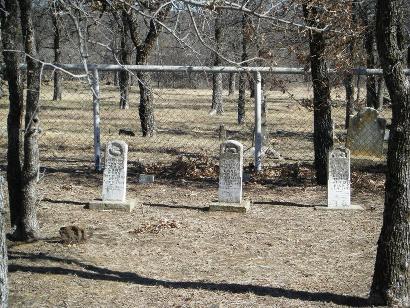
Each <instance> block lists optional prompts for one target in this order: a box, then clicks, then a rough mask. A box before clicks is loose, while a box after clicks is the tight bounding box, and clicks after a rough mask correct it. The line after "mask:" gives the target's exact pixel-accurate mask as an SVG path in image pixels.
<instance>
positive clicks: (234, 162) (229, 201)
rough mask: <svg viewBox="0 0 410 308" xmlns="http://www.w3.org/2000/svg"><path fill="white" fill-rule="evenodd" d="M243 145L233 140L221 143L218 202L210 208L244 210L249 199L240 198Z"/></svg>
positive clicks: (247, 206) (247, 207)
mask: <svg viewBox="0 0 410 308" xmlns="http://www.w3.org/2000/svg"><path fill="white" fill-rule="evenodd" d="M242 178H243V145H242V144H241V143H240V142H238V141H235V140H228V141H226V142H224V143H222V144H221V147H220V157H219V188H218V202H216V203H213V204H212V205H211V206H210V210H222V211H234V212H246V210H247V209H249V205H250V203H249V201H244V200H242Z"/></svg>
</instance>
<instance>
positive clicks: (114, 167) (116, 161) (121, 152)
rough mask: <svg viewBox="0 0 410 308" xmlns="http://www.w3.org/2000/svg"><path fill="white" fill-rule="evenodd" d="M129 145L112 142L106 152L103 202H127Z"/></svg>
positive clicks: (122, 142)
mask: <svg viewBox="0 0 410 308" xmlns="http://www.w3.org/2000/svg"><path fill="white" fill-rule="evenodd" d="M127 158H128V145H127V144H126V143H125V142H124V141H118V140H115V141H110V142H108V144H107V148H106V151H105V165H104V175H103V188H102V200H103V201H125V199H126V195H127Z"/></svg>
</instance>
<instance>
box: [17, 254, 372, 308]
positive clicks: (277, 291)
mask: <svg viewBox="0 0 410 308" xmlns="http://www.w3.org/2000/svg"><path fill="white" fill-rule="evenodd" d="M9 259H10V260H21V259H26V260H33V261H51V262H57V263H61V264H64V265H67V264H72V265H76V266H79V267H82V268H83V269H82V270H78V269H69V268H63V267H59V266H26V265H19V264H10V265H9V272H26V273H32V274H47V275H49V274H54V275H75V276H77V277H81V278H84V279H91V280H103V281H116V282H125V283H133V284H138V285H142V286H162V287H165V288H169V289H197V290H206V291H219V292H229V293H249V292H250V293H253V294H255V295H259V296H271V297H285V298H288V299H296V300H302V301H310V302H331V303H334V304H337V305H347V306H353V307H365V306H368V305H369V303H368V299H366V298H362V297H357V296H349V295H341V294H334V293H330V292H310V291H300V290H292V289H285V288H275V287H266V286H258V285H252V284H238V283H214V282H203V281H167V280H161V279H153V278H148V277H143V276H140V275H138V274H136V273H132V272H121V271H113V270H110V269H107V268H102V267H98V266H94V265H90V264H86V263H83V262H81V261H78V260H75V259H65V258H60V257H55V256H49V255H46V254H44V253H38V254H33V253H23V252H12V251H10V252H9Z"/></svg>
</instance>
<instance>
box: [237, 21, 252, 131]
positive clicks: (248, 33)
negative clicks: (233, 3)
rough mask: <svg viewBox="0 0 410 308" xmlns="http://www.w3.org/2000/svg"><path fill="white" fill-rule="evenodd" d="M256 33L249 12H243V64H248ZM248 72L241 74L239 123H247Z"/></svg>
mask: <svg viewBox="0 0 410 308" xmlns="http://www.w3.org/2000/svg"><path fill="white" fill-rule="evenodd" d="M253 34H254V27H253V24H252V17H251V16H250V15H249V14H247V13H242V54H241V60H242V66H248V63H247V60H248V58H249V56H248V49H249V44H250V41H251V38H252V35H253ZM247 79H248V78H247V73H240V74H239V82H238V83H239V85H238V92H239V94H238V124H244V123H245V103H246V82H247Z"/></svg>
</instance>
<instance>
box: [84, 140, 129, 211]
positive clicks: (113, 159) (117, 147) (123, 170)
mask: <svg viewBox="0 0 410 308" xmlns="http://www.w3.org/2000/svg"><path fill="white" fill-rule="evenodd" d="M127 157H128V145H127V144H126V143H125V142H124V141H119V140H115V141H110V142H108V144H107V148H106V151H105V166H104V174H103V188H102V200H96V201H92V202H90V203H89V208H90V209H115V210H124V211H132V209H133V208H134V206H135V200H127V199H126V195H127Z"/></svg>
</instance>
